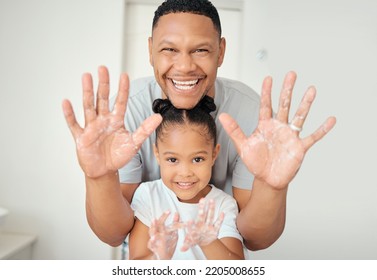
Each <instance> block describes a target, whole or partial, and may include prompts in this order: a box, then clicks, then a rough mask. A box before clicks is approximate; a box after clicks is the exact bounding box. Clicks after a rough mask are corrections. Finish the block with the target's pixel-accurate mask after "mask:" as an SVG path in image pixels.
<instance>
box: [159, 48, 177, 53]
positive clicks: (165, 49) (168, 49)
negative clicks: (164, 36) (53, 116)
mask: <svg viewBox="0 0 377 280" xmlns="http://www.w3.org/2000/svg"><path fill="white" fill-rule="evenodd" d="M162 51H166V52H174V51H175V50H174V49H173V48H163V49H162Z"/></svg>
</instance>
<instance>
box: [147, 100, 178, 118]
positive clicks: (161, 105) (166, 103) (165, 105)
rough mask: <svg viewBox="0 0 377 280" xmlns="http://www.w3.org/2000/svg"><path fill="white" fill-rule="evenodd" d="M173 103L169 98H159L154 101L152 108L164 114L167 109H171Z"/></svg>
mask: <svg viewBox="0 0 377 280" xmlns="http://www.w3.org/2000/svg"><path fill="white" fill-rule="evenodd" d="M172 106H173V104H171V102H170V100H169V99H161V98H158V99H156V100H154V101H153V105H152V109H153V112H155V113H157V114H161V115H164V114H165V112H166V111H167V110H169V109H170V108H171V107H172Z"/></svg>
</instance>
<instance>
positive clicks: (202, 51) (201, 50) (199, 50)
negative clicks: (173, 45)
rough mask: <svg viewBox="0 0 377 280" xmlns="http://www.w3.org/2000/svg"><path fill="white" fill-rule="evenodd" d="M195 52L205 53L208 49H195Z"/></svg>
mask: <svg viewBox="0 0 377 280" xmlns="http://www.w3.org/2000/svg"><path fill="white" fill-rule="evenodd" d="M195 52H196V53H206V52H208V50H206V49H197V50H195Z"/></svg>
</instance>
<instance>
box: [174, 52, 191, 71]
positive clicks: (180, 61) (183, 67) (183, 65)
mask: <svg viewBox="0 0 377 280" xmlns="http://www.w3.org/2000/svg"><path fill="white" fill-rule="evenodd" d="M175 68H176V69H177V70H179V71H180V72H183V73H189V72H192V71H194V70H195V68H196V64H195V61H194V59H193V57H192V56H191V55H190V54H188V53H181V54H179V56H178V57H177V60H176V62H175Z"/></svg>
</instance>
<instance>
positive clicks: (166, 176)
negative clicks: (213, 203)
mask: <svg viewBox="0 0 377 280" xmlns="http://www.w3.org/2000/svg"><path fill="white" fill-rule="evenodd" d="M201 133H202V134H201ZM219 148H220V146H219V145H217V146H216V147H214V146H213V140H212V141H209V139H208V136H207V135H203V127H201V126H197V125H192V124H188V125H184V126H181V125H180V126H179V127H178V126H171V127H169V128H166V129H164V131H163V134H162V139H157V147H156V146H155V147H154V153H155V156H156V158H157V161H158V163H159V165H160V169H161V179H162V181H163V182H164V184H165V185H166V186H167V187H168V188H169V189H171V190H172V191H173V192H174V193H175V194H176V195H177V197H178V199H179V200H180V201H182V202H186V203H198V202H199V200H200V198H202V197H204V196H205V195H207V193H208V192H209V191H210V190H211V188H210V186H209V185H208V183H209V180H210V178H211V171H212V166H213V164H214V163H215V159H216V157H217V154H218V151H219Z"/></svg>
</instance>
